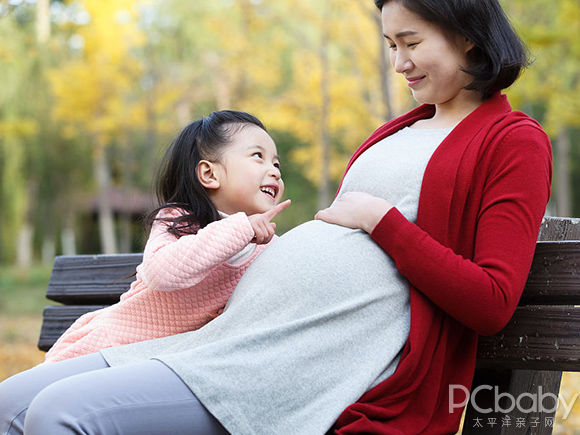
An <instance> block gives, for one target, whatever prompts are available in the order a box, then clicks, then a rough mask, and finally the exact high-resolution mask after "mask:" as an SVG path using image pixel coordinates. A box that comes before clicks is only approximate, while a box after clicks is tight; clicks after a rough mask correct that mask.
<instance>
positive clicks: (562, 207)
mask: <svg viewBox="0 0 580 435" xmlns="http://www.w3.org/2000/svg"><path fill="white" fill-rule="evenodd" d="M555 145H556V152H555V153H554V157H555V159H556V162H555V167H556V171H555V172H556V174H555V175H556V189H555V190H556V192H555V193H556V214H557V215H558V216H563V217H566V216H571V213H572V209H571V207H572V204H571V197H572V193H571V190H572V189H571V186H570V167H569V164H568V162H569V160H570V133H569V131H568V130H567V129H566V128H563V129H562V130H561V131H560V134H559V135H558V138H557V139H556V143H555Z"/></svg>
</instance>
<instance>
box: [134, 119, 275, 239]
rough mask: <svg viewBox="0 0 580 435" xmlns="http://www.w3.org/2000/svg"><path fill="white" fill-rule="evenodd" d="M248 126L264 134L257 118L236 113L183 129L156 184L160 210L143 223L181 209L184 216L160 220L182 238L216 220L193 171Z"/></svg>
mask: <svg viewBox="0 0 580 435" xmlns="http://www.w3.org/2000/svg"><path fill="white" fill-rule="evenodd" d="M247 125H255V126H257V127H259V128H261V129H263V130H264V131H266V128H265V127H264V125H263V124H262V122H260V120H259V119H258V118H256V117H255V116H253V115H250V114H249V113H246V112H238V111H235V110H220V111H217V112H213V113H211V114H209V115H208V116H206V117H204V118H202V119H200V120H197V121H195V122H192V123H191V124H189V125H188V126H187V127H185V128H184V129H183V130H182V131H181V133H179V135H178V136H177V138H176V139H175V140H174V141H173V143H172V144H171V146H170V147H169V148H168V149H167V151H166V152H165V155H164V156H163V160H162V161H161V165H160V167H159V170H158V172H157V175H156V183H155V184H156V193H157V201H158V204H159V207H157V208H156V209H155V210H153V211H152V212H151V213H149V214H148V215H147V217H146V220H145V222H146V223H147V224H152V223H153V221H154V220H156V219H158V218H157V217H156V216H157V214H158V213H159V211H160V210H162V209H164V208H174V207H176V208H180V209H182V210H183V211H185V214H183V215H180V216H178V217H174V218H161V219H160V220H163V221H165V222H167V224H168V228H167V231H168V232H170V233H171V234H173V235H175V236H177V237H181V236H182V235H185V234H195V233H196V232H197V230H198V229H200V228H203V227H205V226H206V225H207V224H209V223H210V222H213V221H216V220H219V219H220V217H219V213H218V211H217V209H216V207H215V205H214V204H213V202H212V201H211V200H210V199H209V196H208V194H207V192H206V190H205V188H204V187H203V186H202V185H201V183H200V182H199V179H198V177H197V170H196V168H197V165H198V163H199V162H200V160H209V161H218V160H219V158H220V156H221V152H222V151H223V147H224V145H227V144H228V143H229V142H230V140H231V138H232V135H234V134H235V133H236V132H237V131H239V130H240V129H241V128H243V127H244V126H247Z"/></svg>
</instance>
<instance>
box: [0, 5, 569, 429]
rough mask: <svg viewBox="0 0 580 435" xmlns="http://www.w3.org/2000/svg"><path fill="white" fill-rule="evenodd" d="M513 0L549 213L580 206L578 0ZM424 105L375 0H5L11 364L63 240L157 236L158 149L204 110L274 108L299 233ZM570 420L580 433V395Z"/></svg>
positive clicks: (2, 115)
mask: <svg viewBox="0 0 580 435" xmlns="http://www.w3.org/2000/svg"><path fill="white" fill-rule="evenodd" d="M502 4H503V6H504V8H505V10H506V11H507V13H508V15H509V16H510V18H511V19H512V22H513V23H514V25H515V27H516V28H517V30H518V31H519V32H520V34H521V35H522V38H523V39H524V41H525V42H526V43H527V44H528V47H529V49H530V55H531V59H532V60H533V62H532V64H531V66H530V67H529V68H528V69H527V70H526V71H525V72H524V73H523V74H522V77H521V78H520V80H519V81H518V82H517V83H516V84H515V85H514V86H512V87H511V88H510V89H509V90H508V91H507V94H508V96H509V98H510V101H511V103H512V105H513V106H514V107H515V108H517V109H520V110H523V111H524V112H526V113H528V114H529V115H531V116H532V117H534V118H536V119H538V120H539V121H540V122H541V123H542V125H543V126H544V128H545V129H546V131H547V132H548V133H549V135H550V137H551V140H552V144H553V147H554V185H553V194H552V200H551V202H550V205H549V208H548V213H549V214H551V215H556V216H580V182H579V181H580V2H579V1H578V0H503V1H502ZM411 107H414V101H413V99H412V97H411V94H410V92H409V90H408V87H407V85H406V83H405V82H404V80H402V79H401V78H399V77H396V76H395V75H394V74H393V72H392V70H391V69H390V67H389V66H388V47H387V46H386V44H385V42H384V39H383V37H382V30H381V27H380V16H379V13H378V11H377V10H376V8H375V7H374V4H373V1H372V0H275V1H273V0H206V1H191V0H76V1H57V0H52V1H50V0H0V380H1V379H4V378H5V377H7V376H9V375H11V374H13V373H15V372H18V371H20V370H23V369H25V368H28V367H30V366H32V365H34V364H36V363H38V362H40V361H42V353H41V352H39V351H38V350H36V340H37V338H38V334H39V330H40V320H41V312H42V308H43V306H44V305H46V304H47V302H46V301H45V299H44V291H45V289H46V285H47V283H48V279H49V275H50V269H51V267H52V262H53V259H54V256H55V255H63V254H67V255H70V254H94V253H117V252H139V251H141V250H142V249H143V244H144V241H145V238H146V231H145V229H144V228H143V225H142V223H141V217H142V216H143V214H144V213H145V212H146V211H147V210H148V209H150V208H151V207H152V205H153V201H154V199H153V196H152V193H151V192H152V184H151V180H152V176H153V174H154V171H155V168H156V165H157V163H158V162H159V159H160V157H161V155H162V152H163V150H164V149H165V148H166V147H167V146H168V145H169V144H170V142H171V140H172V138H173V137H174V136H175V135H176V134H177V133H178V132H179V130H180V129H181V128H182V127H184V126H185V125H186V124H187V123H189V122H190V121H192V120H194V119H196V118H199V117H201V116H203V115H206V114H208V113H209V112H211V111H213V110H218V109H225V108H231V109H238V110H245V111H249V112H251V113H253V114H255V115H256V116H258V117H259V118H260V119H262V120H263V121H264V123H265V124H266V126H267V127H268V129H269V131H270V132H271V135H272V137H273V138H274V139H275V141H276V143H277V145H278V151H279V153H280V155H281V160H282V171H283V176H284V180H285V183H286V186H287V189H286V197H288V198H291V199H293V204H292V206H291V207H290V208H289V209H288V210H286V211H285V212H284V213H283V214H282V215H280V216H279V217H278V218H277V223H278V230H279V231H278V232H279V233H283V232H284V231H286V230H288V229H289V228H291V227H293V226H295V225H296V224H298V223H301V222H304V221H305V220H309V219H311V218H312V216H313V214H314V213H315V211H316V210H317V209H318V208H320V207H324V206H326V205H328V204H329V203H330V201H331V200H332V197H333V195H334V193H335V189H336V187H337V185H338V182H339V179H340V176H341V174H342V172H343V170H344V168H345V165H346V162H347V160H348V157H349V156H350V154H351V153H352V151H353V150H354V149H355V148H356V147H357V146H358V145H359V144H360V143H361V142H362V141H363V140H364V139H365V138H366V137H367V136H368V135H369V133H370V132H372V131H373V130H374V129H375V128H376V127H377V126H379V125H380V124H381V123H383V122H385V121H386V120H388V119H391V118H392V117H394V116H396V115H399V114H401V113H403V112H405V111H407V110H408V109H410V108H411ZM562 392H563V394H564V395H565V398H566V399H567V400H569V399H571V398H572V397H573V396H574V394H576V393H578V392H580V378H579V377H578V375H577V374H569V373H567V374H565V375H564V379H563V387H562ZM577 402H580V400H578V401H577ZM555 433H558V434H577V433H580V403H577V404H576V406H575V407H574V410H573V411H572V413H571V414H570V415H569V416H568V418H567V419H563V418H562V415H561V413H559V415H558V421H557V423H556V430H555Z"/></svg>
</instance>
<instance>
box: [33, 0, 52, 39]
mask: <svg viewBox="0 0 580 435" xmlns="http://www.w3.org/2000/svg"><path fill="white" fill-rule="evenodd" d="M49 38H50V0H36V40H37V41H38V42H39V43H40V44H44V43H46V42H48V40H49Z"/></svg>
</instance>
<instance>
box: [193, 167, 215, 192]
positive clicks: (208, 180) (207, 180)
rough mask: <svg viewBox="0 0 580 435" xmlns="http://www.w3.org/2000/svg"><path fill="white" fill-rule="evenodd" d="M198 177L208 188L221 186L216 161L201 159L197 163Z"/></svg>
mask: <svg viewBox="0 0 580 435" xmlns="http://www.w3.org/2000/svg"><path fill="white" fill-rule="evenodd" d="M196 170H197V178H198V180H199V182H200V183H201V185H202V186H203V187H205V188H206V189H218V188H219V187H220V181H219V173H218V172H219V171H218V170H217V167H216V165H215V163H212V162H209V161H207V160H200V162H199V163H198V164H197V168H196Z"/></svg>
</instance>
